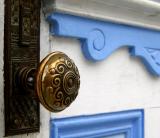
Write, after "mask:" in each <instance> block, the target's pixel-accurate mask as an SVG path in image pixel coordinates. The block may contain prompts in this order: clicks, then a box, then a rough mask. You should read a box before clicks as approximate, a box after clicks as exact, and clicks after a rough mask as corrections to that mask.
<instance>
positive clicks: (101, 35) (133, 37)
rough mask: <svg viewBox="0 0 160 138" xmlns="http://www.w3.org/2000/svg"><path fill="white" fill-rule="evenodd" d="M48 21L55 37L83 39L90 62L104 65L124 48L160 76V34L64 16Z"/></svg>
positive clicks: (50, 17)
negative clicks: (118, 50) (108, 58)
mask: <svg viewBox="0 0 160 138" xmlns="http://www.w3.org/2000/svg"><path fill="white" fill-rule="evenodd" d="M47 20H48V21H49V22H50V23H51V30H50V32H51V34H53V35H58V36H65V37H74V38H77V39H79V40H80V41H81V42H82V51H83V53H84V55H85V57H86V58H87V59H89V60H92V61H100V60H103V59H105V58H107V57H108V56H109V55H110V54H112V53H113V52H114V51H115V50H117V49H119V48H121V47H129V52H130V54H131V55H132V56H137V57H140V58H141V59H142V61H143V62H144V64H145V65H146V67H147V69H148V70H149V71H150V72H151V73H153V74H154V75H158V76H160V32H159V31H155V30H149V29H145V28H138V27H133V26H128V25H123V24H118V23H111V22H108V21H105V22H104V21H99V20H94V19H89V18H85V17H79V16H73V15H69V14H62V13H53V14H51V15H49V16H48V17H47Z"/></svg>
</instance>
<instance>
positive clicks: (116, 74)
mask: <svg viewBox="0 0 160 138" xmlns="http://www.w3.org/2000/svg"><path fill="white" fill-rule="evenodd" d="M3 8H4V5H3V0H1V1H0V32H1V33H0V78H1V79H0V80H1V81H0V122H1V123H0V138H3V136H4V117H3V110H4V108H3V30H4V28H3V27H4V9H3ZM49 38H50V40H49ZM57 50H58V51H62V52H65V53H66V54H67V55H68V56H69V57H71V58H72V59H73V60H74V61H75V63H76V65H77V66H78V68H79V72H80V75H81V88H80V91H79V95H78V97H77V99H76V100H75V102H74V103H73V104H72V105H71V106H70V107H69V108H67V109H66V110H65V111H63V112H61V113H58V114H55V113H53V114H52V115H51V116H52V118H54V117H58V118H59V117H66V116H74V115H84V114H95V113H104V112H112V111H121V110H127V109H137V108H144V109H145V138H160V132H159V130H160V123H159V122H160V100H159V99H160V85H159V84H160V78H155V77H153V76H152V75H150V74H149V73H148V71H147V70H146V69H145V67H144V65H143V64H142V63H141V62H140V61H139V59H134V58H131V57H130V56H129V54H128V51H127V49H125V48H123V49H120V50H119V51H117V52H115V53H114V54H112V55H111V56H110V57H109V58H108V59H106V60H104V61H102V62H98V63H92V62H89V61H87V60H86V59H85V58H84V56H83V54H82V52H81V47H80V43H79V42H78V41H77V40H74V39H65V38H56V37H49V30H48V23H46V22H45V20H44V17H43V15H42V18H41V59H42V58H43V57H44V56H46V55H47V54H48V53H50V52H52V51H57ZM49 119H50V113H49V112H48V111H46V109H44V108H43V107H41V130H40V133H35V134H29V135H27V134H26V135H20V136H14V137H10V138H49Z"/></svg>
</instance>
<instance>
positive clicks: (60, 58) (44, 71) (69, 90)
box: [36, 52, 80, 112]
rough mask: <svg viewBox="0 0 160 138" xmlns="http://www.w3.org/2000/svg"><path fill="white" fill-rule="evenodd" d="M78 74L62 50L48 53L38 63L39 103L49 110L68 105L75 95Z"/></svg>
mask: <svg viewBox="0 0 160 138" xmlns="http://www.w3.org/2000/svg"><path fill="white" fill-rule="evenodd" d="M79 86H80V76H79V72H78V69H77V67H76V65H75V64H74V62H73V61H72V60H71V59H70V58H69V57H68V56H67V55H65V54H64V53H62V52H54V53H51V54H49V55H48V56H47V57H46V58H45V59H44V60H43V61H42V62H41V64H40V67H39V69H38V72H37V78H36V88H37V93H38V97H39V99H40V101H41V103H42V104H43V105H44V106H45V107H46V108H47V109H48V110H49V111H51V112H59V111H62V110H64V109H65V108H66V107H68V106H69V105H70V104H71V103H72V102H73V101H74V100H75V98H76V97H77V95H78V90H79Z"/></svg>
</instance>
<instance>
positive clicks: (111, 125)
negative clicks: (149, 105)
mask: <svg viewBox="0 0 160 138" xmlns="http://www.w3.org/2000/svg"><path fill="white" fill-rule="evenodd" d="M122 133H123V134H125V138H144V111H143V110H131V111H123V112H114V113H106V114H97V115H88V116H77V117H70V118H60V119H51V121H50V138H102V137H105V136H112V135H116V134H117V135H118V134H122Z"/></svg>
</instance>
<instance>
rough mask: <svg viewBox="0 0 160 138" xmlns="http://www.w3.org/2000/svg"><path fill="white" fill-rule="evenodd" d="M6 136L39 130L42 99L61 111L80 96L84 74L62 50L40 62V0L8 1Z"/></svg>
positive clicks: (47, 106)
mask: <svg viewBox="0 0 160 138" xmlns="http://www.w3.org/2000/svg"><path fill="white" fill-rule="evenodd" d="M5 4H6V8H5V46H4V55H5V56H4V61H5V62H4V78H5V89H4V90H5V92H4V97H5V135H6V136H8V135H16V134H22V133H30V132H37V131H39V126H40V115H39V101H40V102H41V103H42V105H43V106H44V107H46V109H48V110H49V111H52V112H59V111H62V110H64V109H65V108H66V107H68V106H69V105H70V104H71V103H72V102H73V101H74V100H75V98H76V97H77V95H78V90H79V85H80V76H79V72H78V69H77V67H76V65H75V64H74V62H73V61H72V60H71V59H70V58H69V57H68V56H67V55H65V54H64V53H62V52H54V53H51V54H49V55H48V56H47V57H46V58H45V59H44V60H43V61H42V62H41V63H40V65H39V69H38V70H37V67H38V64H39V52H40V51H39V38H40V37H39V30H40V0H6V1H5Z"/></svg>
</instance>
